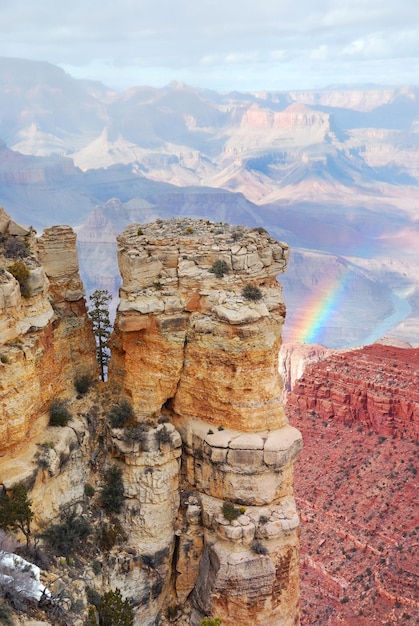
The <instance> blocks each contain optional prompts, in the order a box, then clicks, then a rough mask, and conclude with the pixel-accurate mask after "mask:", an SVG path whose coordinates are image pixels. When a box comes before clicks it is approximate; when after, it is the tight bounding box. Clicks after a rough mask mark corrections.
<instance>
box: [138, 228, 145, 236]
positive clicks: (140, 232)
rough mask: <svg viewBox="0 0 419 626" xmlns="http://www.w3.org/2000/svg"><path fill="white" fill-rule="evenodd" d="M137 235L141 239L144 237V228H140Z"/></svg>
mask: <svg viewBox="0 0 419 626" xmlns="http://www.w3.org/2000/svg"><path fill="white" fill-rule="evenodd" d="M137 235H138V236H139V237H140V236H141V235H144V231H143V229H142V228H139V229H138V230H137Z"/></svg>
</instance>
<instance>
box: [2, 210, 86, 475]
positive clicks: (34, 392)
mask: <svg viewBox="0 0 419 626" xmlns="http://www.w3.org/2000/svg"><path fill="white" fill-rule="evenodd" d="M0 228H1V237H2V246H0V268H1V269H0V354H1V363H0V370H1V376H0V404H1V407H2V412H1V416H0V440H1V442H2V445H1V447H2V451H7V452H8V453H12V452H13V450H14V449H15V448H16V447H19V446H22V445H23V446H27V445H28V443H29V441H30V439H31V436H32V435H33V434H35V433H36V432H37V431H38V430H39V429H40V428H41V429H42V428H43V427H44V426H45V424H46V423H47V417H46V414H47V411H48V408H49V405H50V403H51V401H52V400H53V399H55V398H59V397H63V398H65V397H67V396H68V395H69V392H70V390H71V389H72V388H73V384H74V379H75V377H76V376H77V374H78V373H79V372H82V371H89V372H91V371H94V370H95V369H96V365H95V352H94V350H95V348H94V345H95V344H94V338H93V335H92V331H91V326H90V324H89V322H88V319H87V315H86V308H85V301H84V291H83V286H82V284H81V282H80V278H79V276H78V261H77V250H76V236H75V233H74V232H73V231H72V229H71V228H69V227H67V226H57V227H53V228H49V229H47V230H46V231H45V234H44V235H43V236H42V237H40V238H39V239H38V240H37V239H36V238H35V236H34V233H33V232H32V231H31V230H30V229H25V228H23V227H20V226H19V225H17V224H15V223H14V222H13V221H12V220H11V219H10V218H9V216H7V214H6V213H5V212H4V211H3V210H2V209H0ZM8 246H12V247H13V246H18V249H19V254H22V256H21V257H19V258H18V260H17V261H16V259H15V258H12V257H11V256H10V254H9V253H8V252H7V250H8ZM16 262H17V263H20V265H21V266H24V267H25V268H26V270H27V272H28V277H27V278H26V279H25V280H23V281H21V282H22V284H21V285H19V282H18V280H17V279H16V278H15V277H14V275H13V274H12V273H11V271H10V268H11V267H12V266H13V265H14V264H16ZM12 271H13V270H12ZM3 482H4V481H3Z"/></svg>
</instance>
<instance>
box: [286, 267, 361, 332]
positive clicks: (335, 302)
mask: <svg viewBox="0 0 419 626" xmlns="http://www.w3.org/2000/svg"><path fill="white" fill-rule="evenodd" d="M350 276H351V271H350V270H349V269H346V270H345V271H344V272H343V273H340V274H339V275H338V276H336V275H335V276H333V277H325V278H324V280H323V282H322V283H321V284H319V285H318V286H317V287H316V288H315V290H314V292H313V293H312V294H311V295H310V297H309V298H307V300H305V301H304V302H302V307H303V311H302V315H301V316H300V317H299V319H298V320H297V321H296V323H295V324H293V327H292V329H291V332H290V334H291V335H292V341H293V342H294V341H295V342H298V343H322V338H323V335H324V329H325V327H327V326H328V323H329V322H330V321H331V320H332V318H333V316H334V315H336V313H337V312H338V310H339V306H340V304H341V302H342V298H343V295H344V292H345V289H346V287H347V283H348V281H349V280H350Z"/></svg>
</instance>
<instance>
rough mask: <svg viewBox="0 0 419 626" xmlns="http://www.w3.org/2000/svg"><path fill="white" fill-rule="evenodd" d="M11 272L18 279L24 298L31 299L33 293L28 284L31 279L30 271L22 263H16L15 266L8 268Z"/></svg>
mask: <svg viewBox="0 0 419 626" xmlns="http://www.w3.org/2000/svg"><path fill="white" fill-rule="evenodd" d="M7 269H8V270H9V272H10V273H11V274H12V275H13V276H14V277H15V278H16V280H17V282H18V283H19V286H20V293H21V294H22V296H23V297H24V298H29V297H30V295H31V292H30V290H29V287H28V286H27V284H26V281H27V280H28V278H29V269H28V268H27V267H26V265H25V264H24V263H22V261H15V262H14V263H13V265H10V267H8V268H7Z"/></svg>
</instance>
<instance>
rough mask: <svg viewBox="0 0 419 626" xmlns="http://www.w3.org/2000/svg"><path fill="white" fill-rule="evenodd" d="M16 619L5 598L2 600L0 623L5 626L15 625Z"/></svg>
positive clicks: (0, 602) (0, 603)
mask: <svg viewBox="0 0 419 626" xmlns="http://www.w3.org/2000/svg"><path fill="white" fill-rule="evenodd" d="M14 623H15V622H14V620H13V617H12V611H11V608H10V606H9V605H8V604H7V602H6V601H5V600H3V599H1V600H0V624H4V626H13V625H14Z"/></svg>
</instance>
